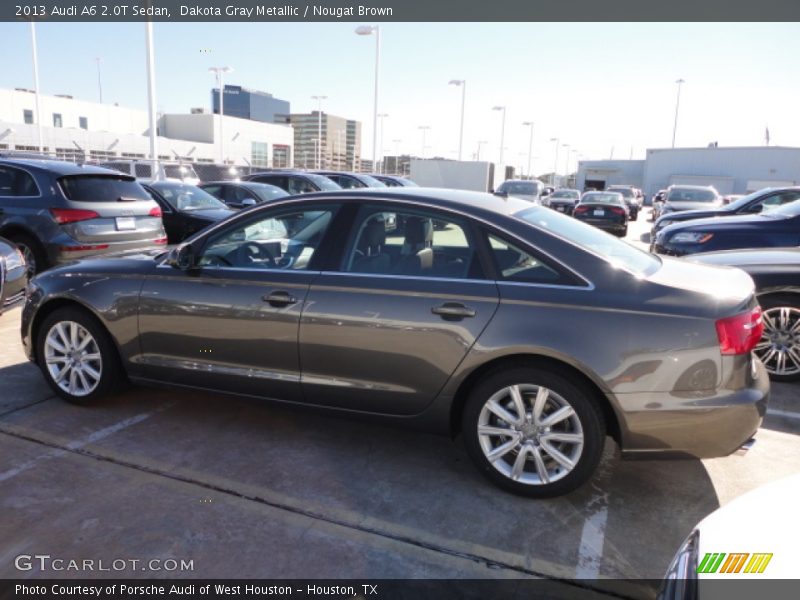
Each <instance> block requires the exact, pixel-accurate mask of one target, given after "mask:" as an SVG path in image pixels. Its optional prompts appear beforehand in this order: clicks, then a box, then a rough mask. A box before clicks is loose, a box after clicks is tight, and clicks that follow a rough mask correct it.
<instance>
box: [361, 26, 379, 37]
mask: <svg viewBox="0 0 800 600" xmlns="http://www.w3.org/2000/svg"><path fill="white" fill-rule="evenodd" d="M376 29H378V26H377V25H359V26H358V27H356V35H372V32H373V31H375V30H376Z"/></svg>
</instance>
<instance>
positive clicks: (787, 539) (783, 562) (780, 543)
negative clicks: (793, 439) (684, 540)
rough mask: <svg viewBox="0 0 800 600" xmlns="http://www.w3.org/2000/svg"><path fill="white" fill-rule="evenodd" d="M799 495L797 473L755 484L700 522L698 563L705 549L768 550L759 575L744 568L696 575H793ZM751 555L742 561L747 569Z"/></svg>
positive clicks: (799, 548) (798, 554) (799, 552)
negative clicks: (756, 486) (765, 561)
mask: <svg viewBox="0 0 800 600" xmlns="http://www.w3.org/2000/svg"><path fill="white" fill-rule="evenodd" d="M798 497H800V474H796V475H792V476H790V477H787V478H785V479H780V480H778V481H774V482H772V483H768V484H767V485H764V486H761V487H759V488H756V489H755V490H753V491H751V492H748V493H746V494H744V495H742V496H739V497H738V498H736V499H735V500H732V501H731V502H729V503H728V504H726V505H725V506H723V507H721V508H719V509H717V510H715V511H714V512H713V513H711V514H710V515H709V516H707V517H706V518H705V519H703V520H702V521H700V523H698V525H697V528H696V529H697V530H698V531H699V532H700V539H699V542H700V551H699V553H698V561H702V560H703V557H704V556H705V554H706V553H716V552H725V553H726V554H729V553H748V554H753V553H757V552H758V553H771V554H772V558H771V559H770V561H769V563H768V564H767V567H766V568H765V569H764V572H763V573H760V574H759V573H745V572H744V568H742V570H741V571H740V572H739V573H735V574H722V573H716V574H701V575H700V578H701V579H715V578H728V577H730V578H734V577H735V578H736V579H742V578H748V577H757V578H759V579H793V578H796V577H797V565H798V563H799V562H800V545H798V544H797V538H798V536H800V525H798V521H797V515H796V513H797V498H798ZM750 558H751V557H749V556H748V557H747V559H745V563H744V566H745V567H746V566H747V563H748V562H749V560H750ZM722 564H724V561H723V563H722ZM700 597H702V594H701V595H700Z"/></svg>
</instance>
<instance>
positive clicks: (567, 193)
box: [550, 190, 581, 198]
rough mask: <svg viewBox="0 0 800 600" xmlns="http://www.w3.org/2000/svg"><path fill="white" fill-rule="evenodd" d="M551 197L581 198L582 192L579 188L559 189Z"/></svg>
mask: <svg viewBox="0 0 800 600" xmlns="http://www.w3.org/2000/svg"><path fill="white" fill-rule="evenodd" d="M550 197H551V198H580V197H581V193H580V192H579V191H578V190H558V191H557V192H553V193H552V194H550Z"/></svg>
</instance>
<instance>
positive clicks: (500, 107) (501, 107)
mask: <svg viewBox="0 0 800 600" xmlns="http://www.w3.org/2000/svg"><path fill="white" fill-rule="evenodd" d="M505 109H506V107H505V106H493V107H492V110H503V111H504V110H505Z"/></svg>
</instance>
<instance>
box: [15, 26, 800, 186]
mask: <svg viewBox="0 0 800 600" xmlns="http://www.w3.org/2000/svg"><path fill="white" fill-rule="evenodd" d="M356 25H358V24H357V23H224V24H213V23H156V24H155V25H154V40H155V41H154V45H155V62H156V97H157V106H158V110H159V111H163V112H188V110H189V109H190V108H192V107H198V106H205V107H208V106H209V105H210V89H211V87H212V86H213V83H214V80H213V75H212V74H211V73H209V72H208V67H210V66H230V67H232V68H233V72H232V73H231V74H229V75H228V76H227V77H226V83H231V84H235V85H242V86H245V87H249V88H254V89H259V90H263V91H267V92H270V93H272V94H274V95H275V96H277V97H278V98H282V99H285V100H289V101H290V102H291V107H292V112H307V111H310V110H314V109H316V101H314V100H312V99H311V96H313V95H325V96H328V100H326V101H325V102H324V104H323V110H324V111H325V112H330V113H331V114H335V115H339V116H343V117H347V118H352V119H357V120H360V121H361V122H362V123H363V129H362V132H363V133H362V136H363V137H362V154H363V155H364V157H365V158H370V157H371V155H372V115H373V107H372V104H373V86H374V68H375V63H374V60H375V39H374V37H373V36H358V35H355V33H354V29H355V27H356ZM37 37H38V45H39V47H38V50H39V71H40V73H39V78H40V86H41V91H42V93H46V94H56V93H61V94H70V95H73V96H75V97H77V98H82V99H87V100H97V98H98V83H97V64H96V62H95V57H100V58H101V64H100V69H101V81H102V88H103V99H104V101H106V102H118V103H119V104H120V105H123V106H130V107H134V108H141V109H145V108H146V106H147V85H146V70H145V26H144V24H143V23H40V24H39V25H37ZM0 56H1V57H2V59H0V60H2V62H3V64H2V69H0V87H3V88H14V87H26V88H32V87H33V74H32V66H31V58H30V56H31V55H30V30H29V26H28V25H27V24H23V23H1V24H0ZM798 56H800V24H797V23H738V24H736V23H722V24H713V23H711V24H709V23H621V24H609V23H555V24H550V23H516V24H512V23H385V24H381V61H380V73H381V76H380V99H379V112H381V113H387V114H388V115H389V116H388V117H386V118H385V120H384V125H385V127H384V131H383V134H382V136H381V135H380V130H379V147H382V149H383V152H384V153H385V154H394V153H395V152H396V151H397V150H399V151H400V152H401V153H411V154H414V155H421V154H422V153H423V139H422V138H423V132H422V130H420V129H419V127H420V126H427V127H430V129H428V130H426V131H425V137H426V140H425V145H426V146H427V147H426V148H425V151H424V155H425V156H434V155H435V156H444V157H447V158H456V157H457V154H458V139H459V133H458V132H459V118H460V109H461V89H460V88H457V87H456V86H452V85H448V82H449V81H450V80H452V79H464V80H466V81H467V85H466V110H465V125H464V142H463V156H464V159H471V158H474V157H475V154H476V151H477V150H478V146H479V143H478V142H479V141H485V142H486V143H485V144H482V145H481V156H480V157H481V159H483V160H487V159H488V160H493V161H497V160H498V159H499V153H500V139H501V129H502V112H501V111H493V110H492V107H494V106H505V107H506V111H505V128H504V141H503V147H504V162H506V163H507V164H511V165H514V166H519V167H523V169H524V170H525V171H527V160H528V146H529V131H530V130H529V128H527V127H525V126H523V125H522V123H523V122H524V121H532V122H533V123H534V128H533V152H532V156H533V169H532V170H533V172H534V173H537V174H541V173H546V172H550V171H552V170H553V168H554V166H555V164H556V162H555V161H556V158H558V168H557V170H558V171H559V172H562V173H563V172H565V171H566V170H567V169H568V168H569V170H573V169H574V167H575V161H576V160H577V159H579V158H582V159H605V158H610V157H612V156H613V158H617V159H627V158H631V157H632V158H644V157H645V151H646V149H647V148H663V147H669V146H670V145H671V143H672V134H673V123H674V117H675V105H676V94H677V89H678V86H677V84H676V83H675V82H676V80H677V79H679V78H681V79H684V80H685V83H684V84H683V85H682V87H681V97H680V110H679V116H678V126H677V136H676V145H677V146H694V147H697V146H706V145H708V144H709V143H710V142H718V143H719V145H720V146H759V145H763V144H764V138H765V129H766V128H769V133H770V143H771V144H772V145H783V146H800V118H798V117H799V116H800V111H799V110H798V106H800V77H798V75H797V67H796V61H797V57H798ZM381 137H382V139H383V143H382V144H381V143H380V138H381ZM554 138H556V139H558V140H559V141H558V142H555V141H551V140H553V139H554ZM395 140H400V141H395ZM564 144H567V145H568V146H566V147H565V146H564ZM556 147H558V156H557V157H556ZM567 161H569V162H568V163H567Z"/></svg>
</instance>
